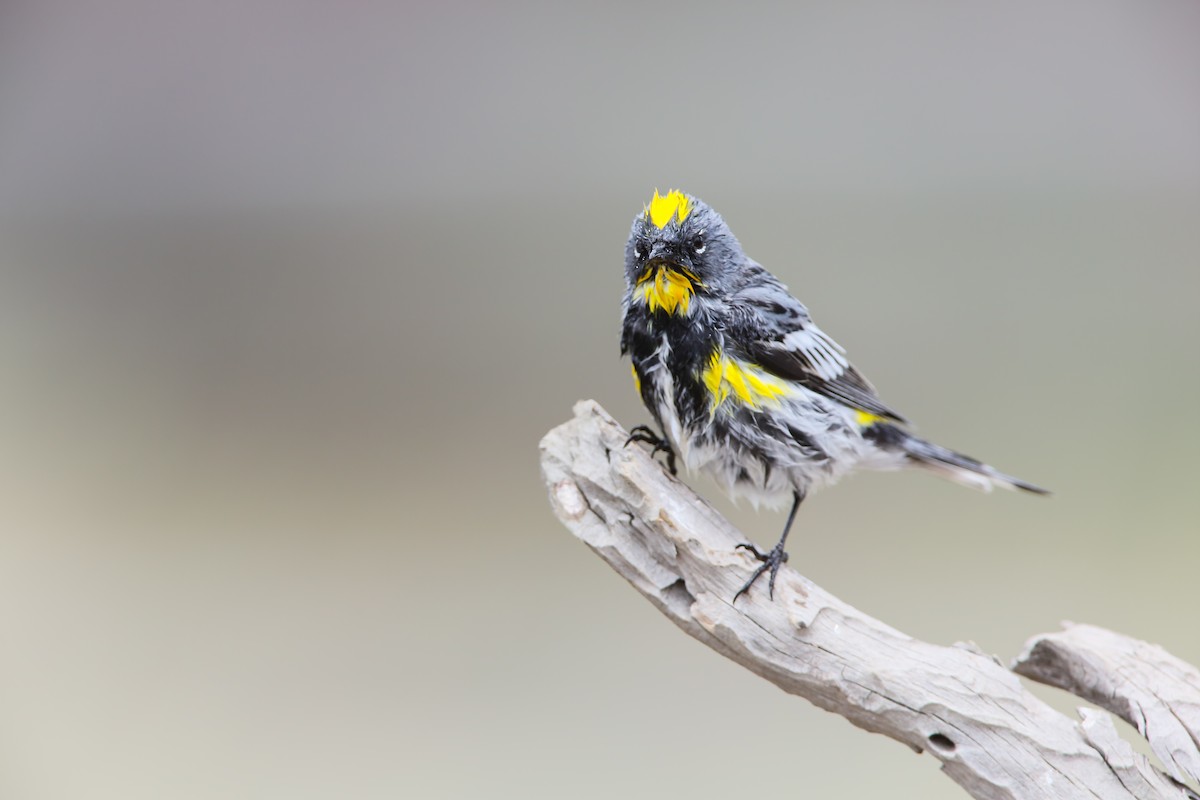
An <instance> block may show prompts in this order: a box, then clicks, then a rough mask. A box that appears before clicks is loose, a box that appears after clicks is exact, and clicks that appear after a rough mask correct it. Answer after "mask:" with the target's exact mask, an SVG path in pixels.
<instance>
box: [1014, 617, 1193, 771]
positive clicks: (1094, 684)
mask: <svg viewBox="0 0 1200 800" xmlns="http://www.w3.org/2000/svg"><path fill="white" fill-rule="evenodd" d="M1013 670H1014V671H1015V672H1017V673H1019V674H1021V675H1025V676H1026V677H1029V678H1033V679H1034V680H1036V681H1041V682H1042V683H1047V684H1049V685H1051V686H1057V687H1058V688H1060V689H1065V690H1067V691H1068V692H1070V693H1071V694H1073V695H1077V696H1079V697H1082V698H1083V699H1084V700H1088V701H1089V702H1092V703H1095V704H1096V705H1098V706H1102V707H1103V708H1107V709H1108V710H1109V711H1111V712H1113V713H1114V714H1116V715H1117V716H1119V717H1120V718H1121V719H1123V720H1125V721H1126V722H1128V723H1129V724H1130V725H1132V726H1134V727H1135V728H1137V729H1138V732H1139V733H1141V734H1142V735H1143V736H1145V737H1146V739H1147V741H1149V742H1150V747H1151V749H1153V750H1154V754H1155V755H1156V756H1158V757H1159V759H1161V760H1162V762H1163V763H1164V764H1166V765H1167V768H1168V769H1169V770H1171V774H1172V775H1174V776H1175V778H1176V780H1181V781H1182V780H1184V779H1185V778H1191V779H1192V780H1197V779H1200V749H1198V748H1200V670H1197V669H1196V668H1195V667H1193V666H1192V665H1191V664H1187V663H1185V662H1183V661H1180V660H1179V659H1178V658H1176V657H1175V656H1173V655H1171V654H1170V653H1168V652H1167V651H1166V650H1163V649H1162V648H1161V647H1158V646H1157V645H1152V644H1148V643H1146V642H1142V641H1138V640H1137V639H1131V638H1129V637H1128V636H1122V635H1121V634H1119V633H1113V632H1112V631H1109V630H1105V629H1104V628H1097V627H1095V626H1093V625H1071V626H1069V627H1068V628H1067V629H1066V630H1065V631H1062V632H1060V633H1048V634H1045V635H1044V636H1038V637H1035V638H1034V639H1032V640H1031V641H1029V642H1028V643H1027V644H1026V645H1025V652H1023V653H1022V654H1021V655H1020V656H1018V658H1017V660H1016V662H1015V663H1014V664H1013Z"/></svg>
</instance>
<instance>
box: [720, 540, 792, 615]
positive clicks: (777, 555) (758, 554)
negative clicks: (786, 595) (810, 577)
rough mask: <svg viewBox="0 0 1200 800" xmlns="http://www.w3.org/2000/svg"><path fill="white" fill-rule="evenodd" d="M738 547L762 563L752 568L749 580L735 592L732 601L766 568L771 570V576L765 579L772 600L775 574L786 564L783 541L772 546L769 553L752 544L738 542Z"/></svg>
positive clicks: (786, 558) (748, 589) (746, 589)
mask: <svg viewBox="0 0 1200 800" xmlns="http://www.w3.org/2000/svg"><path fill="white" fill-rule="evenodd" d="M738 547H739V548H740V549H742V550H749V551H750V553H751V554H752V555H753V556H754V557H755V558H757V559H758V560H759V561H761V562H762V565H761V566H759V568H758V569H756V570H754V574H753V575H751V576H750V580H748V581H746V584H745V585H744V586H742V588H741V589H738V592H737V594H735V595H734V596H733V602H735V603H736V602H737V599H738V598H739V597H741V596H742V595H743V594H745V593H746V592H748V591H750V587H751V586H753V585H754V582H755V581H756V580H758V578H759V576H761V575H762V574H763V573H764V572H766V571H767V570H770V571H771V577H770V579H769V580H768V581H767V596H768V597H770V598H771V599H772V600H774V599H775V576H776V575H778V574H779V568H780V567H782V566H783V565H784V564H786V563H787V560H788V554H787V553H785V552H784V551H783V542H780V543H779V544H777V545H775V546H774V547H772V548H771V551H770V552H769V553H764V552H762V551H761V550H759V549H758V548H757V547H755V546H754V545H752V544H739V545H738Z"/></svg>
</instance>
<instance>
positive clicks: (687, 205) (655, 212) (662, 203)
mask: <svg viewBox="0 0 1200 800" xmlns="http://www.w3.org/2000/svg"><path fill="white" fill-rule="evenodd" d="M691 213H692V201H691V200H690V199H689V198H688V196H687V195H686V194H684V193H683V192H681V191H679V190H678V189H672V190H671V191H669V192H667V195H666V197H664V196H662V195H660V194H659V193H658V189H655V190H654V197H652V198H650V204H649V205H647V206H646V209H645V211H644V212H643V216H644V217H645V218H646V219H648V220H650V224H651V225H653V226H654V227H656V228H658V229H659V230H662V229H663V228H665V227H667V225H668V224H670V222H671V220H673V219H678V220H679V221H680V222H683V221H684V220H685V219H687V218H688V214H691Z"/></svg>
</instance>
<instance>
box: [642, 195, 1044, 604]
mask: <svg viewBox="0 0 1200 800" xmlns="http://www.w3.org/2000/svg"><path fill="white" fill-rule="evenodd" d="M622 305H623V309H624V321H623V325H622V331H621V353H622V354H627V355H629V356H630V358H631V359H632V361H633V377H634V382H635V383H636V385H637V389H638V392H639V394H641V396H642V401H643V402H644V403H645V404H646V407H647V408H648V409H650V413H651V415H652V416H653V417H654V420H655V421H656V422H657V423H658V426H659V428H661V430H662V431H663V434H665V438H664V437H662V436H660V435H659V434H658V433H656V432H655V431H653V430H652V429H650V428H648V427H646V426H638V427H637V428H635V429H634V431H633V436H631V437H630V441H642V442H646V443H649V444H651V445H652V446H653V447H654V450H655V451H656V452H658V451H663V452H665V453H666V454H667V457H668V464H669V466H670V468H671V471H672V472H674V471H675V455H676V453H678V455H679V456H680V457H681V458H682V459H683V463H684V464H685V465H686V466H687V468H688V469H689V470H703V471H704V472H707V473H708V474H710V475H712V476H713V477H714V478H715V479H716V481H717V483H719V484H720V485H721V486H722V487H723V488H725V489H726V490H727V491H728V492H729V494H730V495H731V496H733V497H735V498H736V497H748V498H750V499H751V500H753V501H754V502H755V503H756V504H758V503H762V504H764V505H767V506H769V507H776V508H778V507H782V506H783V505H784V504H786V503H787V501H788V500H791V504H792V505H791V512H790V513H789V514H788V518H787V523H786V524H785V525H784V528H783V535H781V536H780V537H779V542H778V544H776V545H775V547H774V548H772V549H771V550H770V551H769V552H766V553H763V552H761V551H760V550H758V548H756V547H755V546H754V545H749V544H748V545H741V546H742V547H745V548H746V549H748V550H749V551H750V552H752V553H753V554H754V555H755V557H756V558H758V559H759V560H760V561H761V562H762V564H761V565H760V566H759V567H758V569H757V570H756V571H755V572H754V574H753V575H751V576H750V579H749V580H748V581H746V584H745V585H744V586H743V587H742V588H741V589H740V590H738V592H737V594H735V595H734V598H733V599H734V600H735V601H736V600H737V598H738V597H740V596H741V595H742V594H743V593H744V592H747V591H749V590H750V587H751V586H753V585H754V582H755V581H756V580H758V578H759V577H760V576H761V575H762V574H763V573H764V572H766V571H768V570H769V571H770V580H769V581H768V592H769V594H770V595H771V596H772V597H773V596H774V591H775V576H776V574H777V573H778V572H779V568H780V567H781V566H782V565H783V563H784V562H785V561H786V560H787V553H786V552H785V551H784V543H785V542H786V541H787V536H788V531H789V530H790V529H791V526H792V522H793V521H794V519H795V517H796V510H797V509H798V508H799V507H800V503H801V501H802V500H804V498H805V497H806V496H807V495H808V494H809V492H811V491H813V490H814V489H819V488H821V487H823V486H828V485H830V484H833V483H835V482H836V481H838V480H839V479H841V478H842V477H843V476H845V475H846V474H847V473H849V472H850V471H852V470H854V469H859V468H861V469H876V470H891V469H899V468H901V467H920V468H922V469H926V470H929V471H930V472H934V473H936V474H938V475H941V476H942V477H944V478H949V479H950V480H953V481H957V482H958V483H961V484H965V485H967V486H972V487H975V488H977V489H983V490H985V491H990V490H991V489H992V488H993V487H995V486H1002V487H1004V488H1006V489H1023V490H1025V491H1028V492H1036V493H1038V494H1046V490H1045V489H1041V488H1039V487H1037V486H1034V485H1032V484H1029V483H1026V482H1025V481H1022V480H1019V479H1017V478H1014V477H1012V476H1011V475H1005V474H1004V473H1002V472H999V471H997V470H995V469H993V468H992V467H990V466H988V465H987V464H984V463H982V462H979V461H976V460H975V459H973V458H969V457H967V456H965V455H962V454H961V453H956V452H954V451H953V450H948V449H946V448H944V447H940V446H938V445H936V444H933V443H931V442H927V441H925V440H924V439H921V438H919V437H917V436H914V435H913V434H912V433H909V432H908V431H907V430H906V429H905V427H904V426H905V420H904V418H903V417H901V416H900V415H899V414H898V413H896V412H895V411H893V410H892V409H891V408H889V407H888V406H886V405H884V403H883V401H881V400H880V399H879V396H878V395H877V394H876V393H875V389H874V388H873V387H872V386H871V384H870V383H868V382H867V380H866V378H864V377H863V376H862V375H861V374H860V373H859V372H858V370H856V369H855V368H854V367H853V366H851V364H850V362H849V361H848V360H847V359H846V355H845V351H844V350H843V349H842V348H841V347H840V346H838V344H837V343H836V342H834V341H833V339H831V338H829V336H827V335H826V334H825V333H824V332H823V331H822V330H821V329H820V328H818V327H817V326H816V325H815V324H813V321H812V318H811V317H810V316H809V314H808V309H806V308H805V307H804V305H803V304H802V303H801V302H800V301H799V300H797V299H796V298H795V297H792V295H791V294H790V293H789V292H788V289H787V287H786V286H784V285H783V283H782V282H780V280H779V279H778V278H776V277H775V276H774V275H772V274H771V273H769V272H767V270H765V269H764V268H763V267H762V266H760V265H759V264H758V263H756V262H755V261H753V260H752V259H750V258H749V257H747V255H746V254H745V253H744V252H743V251H742V246H741V244H739V243H738V240H737V239H736V238H734V235H733V233H732V232H731V231H730V230H729V227H728V226H727V225H726V224H725V221H724V220H723V219H721V217H720V215H718V214H717V212H716V211H713V209H712V208H710V207H709V206H708V205H707V204H705V203H704V202H703V201H701V200H699V199H697V198H696V197H693V196H691V195H687V194H684V193H682V192H678V191H672V192H669V193H668V194H666V195H660V194H659V193H658V192H657V191H655V193H654V197H653V198H652V199H651V200H650V203H649V204H648V205H647V206H646V207H645V208H644V209H643V211H642V213H640V214H638V215H637V216H636V217H635V218H634V220H633V229H632V230H631V231H630V234H629V241H628V242H627V243H626V245H625V297H624V301H623V303H622Z"/></svg>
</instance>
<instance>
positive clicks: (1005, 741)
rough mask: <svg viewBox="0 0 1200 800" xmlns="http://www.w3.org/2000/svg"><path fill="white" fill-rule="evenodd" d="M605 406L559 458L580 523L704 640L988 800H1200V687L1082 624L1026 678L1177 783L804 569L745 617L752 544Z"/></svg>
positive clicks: (563, 432) (564, 437) (554, 482)
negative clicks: (1198, 789)
mask: <svg viewBox="0 0 1200 800" xmlns="http://www.w3.org/2000/svg"><path fill="white" fill-rule="evenodd" d="M627 436H628V434H627V432H626V431H625V430H624V429H623V428H621V426H620V425H618V424H617V423H616V422H615V421H614V420H613V419H612V417H610V416H609V415H608V414H607V413H606V412H605V411H604V410H603V409H602V408H600V406H598V405H597V404H596V403H594V402H590V401H585V402H581V403H579V404H578V405H577V406H576V408H575V418H574V419H573V420H571V421H569V422H567V423H565V424H563V425H561V426H559V427H558V428H555V429H554V430H553V431H551V432H550V433H549V434H547V436H546V437H545V439H543V440H542V443H541V461H542V471H543V474H544V476H545V480H546V483H547V486H548V488H549V490H550V501H551V505H552V506H553V508H554V511H555V513H556V514H557V515H558V517H559V519H560V520H562V522H563V524H565V525H566V526H567V528H568V529H570V530H571V532H572V533H574V534H575V535H576V536H577V537H579V538H580V539H582V540H583V541H584V542H586V543H587V544H588V545H589V546H590V547H591V548H592V549H593V550H595V551H596V552H597V553H598V554H599V555H600V556H601V557H602V558H604V559H605V560H606V561H607V562H608V563H609V565H610V566H612V567H613V569H615V570H616V571H617V572H618V573H620V574H621V575H622V577H624V578H625V579H626V580H628V581H629V582H630V583H631V584H632V585H633V586H634V588H636V589H637V590H638V591H640V592H641V593H642V594H643V595H644V596H645V597H646V599H648V600H649V601H650V602H651V603H652V604H653V605H654V606H655V607H656V608H658V610H659V611H661V612H662V613H663V614H664V615H666V616H667V618H668V619H670V620H671V621H672V622H674V623H675V624H676V625H678V626H679V627H680V628H682V629H683V630H684V631H685V632H686V633H688V634H689V635H690V636H692V637H694V638H696V639H698V640H700V641H701V642H703V643H704V644H706V645H708V646H709V647H711V648H712V649H714V650H716V651H717V652H718V653H721V654H722V655H724V656H725V657H727V658H730V659H732V660H733V661H736V662H737V663H738V664H741V665H742V666H744V667H746V668H747V669H749V670H750V671H752V672H754V673H756V674H758V675H760V676H762V677H764V678H766V679H767V680H769V681H771V682H772V683H774V684H776V685H777V686H779V687H780V688H781V689H783V690H784V691H786V692H789V693H791V694H797V695H800V696H801V697H804V698H806V699H808V700H809V701H811V702H813V703H815V704H816V705H818V706H820V707H821V708H824V709H826V710H828V711H832V712H834V713H837V714H840V715H842V716H844V717H846V718H847V719H848V720H850V721H851V722H852V723H854V724H855V725H857V726H858V727H860V728H863V729H865V730H868V731H872V732H875V733H881V734H883V735H885V736H889V737H891V738H893V739H895V740H897V741H900V742H903V743H904V744H907V745H908V746H909V747H911V748H912V749H913V750H915V751H917V752H928V753H930V754H932V755H933V756H934V757H936V758H937V759H939V760H940V761H941V762H942V769H943V770H944V771H945V773H946V774H947V775H949V776H950V777H951V778H952V779H953V780H954V781H956V782H957V783H958V784H959V785H961V786H962V787H963V788H964V789H966V791H967V792H969V793H970V794H971V795H972V796H974V797H977V798H988V799H989V800H991V799H992V798H997V799H998V798H1005V799H1006V800H1026V799H1027V798H1055V799H1056V800H1057V799H1058V798H1076V797H1078V798H1089V800H1096V798H1103V799H1104V800H1108V798H1113V800H1116V799H1117V798H1122V799H1124V798H1145V799H1149V798H1173V799H1177V798H1196V797H1198V796H1197V795H1196V794H1195V793H1193V792H1191V791H1190V790H1189V789H1188V788H1187V787H1186V786H1184V785H1183V784H1182V783H1180V781H1182V780H1186V779H1192V780H1194V779H1195V778H1196V776H1197V766H1198V765H1200V750H1198V747H1197V743H1198V742H1200V677H1198V675H1197V671H1196V669H1195V668H1194V667H1190V666H1189V665H1187V664H1184V663H1183V662H1181V661H1179V660H1178V659H1175V658H1173V657H1172V656H1170V655H1169V654H1167V653H1166V652H1164V651H1163V650H1161V649H1159V648H1156V647H1152V646H1150V645H1147V644H1145V643H1142V642H1137V641H1134V640H1131V639H1127V638H1124V637H1121V636H1118V635H1117V634H1113V633H1111V632H1109V631H1104V630H1103V629H1099V628H1091V627H1088V626H1074V627H1071V628H1069V629H1068V630H1067V631H1065V632H1063V633H1058V634H1051V635H1047V636H1042V637H1038V638H1036V639H1035V640H1033V641H1032V642H1031V643H1030V645H1029V646H1028V649H1027V651H1026V653H1025V654H1024V655H1023V656H1022V657H1021V658H1020V659H1019V661H1018V663H1017V666H1016V669H1017V671H1019V672H1020V673H1021V674H1023V675H1027V676H1029V677H1031V678H1033V679H1035V680H1040V681H1043V682H1045V683H1050V684H1052V685H1055V686H1060V687H1062V688H1064V689H1066V690H1068V691H1071V692H1074V693H1075V694H1077V695H1079V696H1080V697H1082V698H1084V699H1087V700H1090V701H1092V702H1095V703H1097V704H1099V705H1102V706H1104V707H1105V708H1109V709H1111V710H1112V711H1114V713H1117V714H1119V715H1121V716H1122V717H1124V718H1125V719H1128V720H1130V721H1131V722H1132V723H1133V724H1134V725H1136V726H1137V727H1138V729H1139V730H1140V731H1141V732H1142V733H1143V735H1145V736H1146V737H1147V739H1148V740H1149V741H1150V744H1151V746H1152V747H1153V748H1154V750H1155V752H1156V753H1157V754H1158V755H1159V757H1160V758H1162V759H1163V762H1164V763H1165V764H1166V765H1167V767H1168V769H1169V770H1171V773H1172V775H1167V774H1164V773H1163V772H1160V771H1159V770H1158V769H1156V768H1155V767H1154V766H1153V765H1151V764H1150V763H1149V761H1148V760H1147V759H1146V758H1145V757H1144V756H1142V755H1139V754H1137V753H1135V752H1134V751H1133V749H1132V748H1131V747H1130V745H1129V744H1128V743H1127V742H1126V741H1125V740H1123V739H1121V738H1120V737H1119V736H1118V734H1117V731H1116V729H1115V727H1114V725H1113V722H1112V720H1111V718H1110V717H1109V716H1108V715H1107V714H1105V713H1104V712H1101V711H1097V710H1095V709H1081V710H1080V714H1081V721H1079V722H1076V721H1074V720H1072V719H1070V718H1068V717H1066V716H1064V715H1062V714H1060V713H1058V712H1057V711H1055V710H1053V709H1052V708H1050V707H1049V706H1048V705H1046V704H1045V703H1043V702H1042V701H1041V700H1039V699H1038V698H1036V697H1034V696H1033V695H1032V694H1030V693H1029V692H1028V691H1027V690H1026V689H1025V688H1024V687H1023V686H1022V685H1021V682H1020V680H1019V679H1018V677H1017V676H1016V675H1015V674H1014V673H1013V672H1011V671H1009V669H1007V668H1006V667H1005V666H1004V665H1002V664H1001V663H1000V662H999V661H998V660H997V659H995V658H994V657H992V656H989V655H986V654H985V653H982V652H980V651H979V650H978V649H977V648H975V647H974V646H972V645H955V646H952V647H944V646H940V645H935V644H929V643H927V642H922V641H919V640H916V639H913V638H911V637H909V636H906V635H905V634H903V633H901V632H900V631H897V630H895V629H894V628H891V627H889V626H888V625H886V624H884V623H883V622H880V621H879V620H876V619H874V618H872V617H870V616H868V615H866V614H864V613H862V612H861V611H859V610H857V609H855V608H853V607H852V606H850V605H848V604H846V603H844V602H842V601H841V600H839V599H838V598H836V597H834V596H833V595H831V594H829V593H828V592H826V591H825V590H823V589H822V588H821V587H819V586H817V585H815V584H813V583H812V582H811V581H809V580H807V579H806V578H804V577H803V576H801V575H799V574H798V573H796V572H795V571H794V570H791V569H790V568H785V569H784V570H783V571H781V572H780V575H779V581H778V583H777V584H776V587H775V599H774V600H769V599H768V598H767V594H766V592H764V591H761V590H759V588H758V587H756V589H755V590H754V591H751V592H750V593H749V594H748V595H743V596H742V597H741V598H740V599H739V600H738V602H737V604H736V605H733V604H732V603H731V602H730V601H731V598H732V597H733V595H734V593H735V592H736V591H737V590H738V588H739V587H740V586H741V585H742V583H743V582H744V581H745V580H746V578H747V577H748V575H749V573H750V572H751V571H752V570H753V569H754V568H755V567H756V566H757V562H756V561H754V560H753V559H752V557H751V556H750V555H748V554H747V553H745V552H744V551H741V550H738V549H736V545H737V544H739V543H741V542H745V541H746V538H745V537H744V536H743V535H742V534H741V533H739V532H738V531H737V530H736V529H735V528H734V527H733V526H732V525H730V524H729V523H728V522H727V521H726V520H725V519H724V518H723V517H722V516H721V515H720V514H718V513H717V512H716V511H715V510H714V509H713V508H712V507H710V506H709V505H708V504H707V503H705V502H704V501H703V500H702V499H700V498H699V497H698V496H697V495H696V494H695V493H693V492H692V491H691V490H690V489H689V488H688V487H687V486H685V485H684V484H683V483H682V482H680V481H678V480H676V479H675V478H673V477H671V476H670V475H669V474H667V473H666V472H665V471H664V470H663V469H662V468H661V467H660V466H659V465H658V464H656V463H655V462H654V461H653V460H651V459H650V458H649V456H648V455H647V454H646V452H645V451H644V450H643V449H642V448H641V447H639V446H635V445H631V446H629V447H625V446H624V445H625V441H626V438H627Z"/></svg>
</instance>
